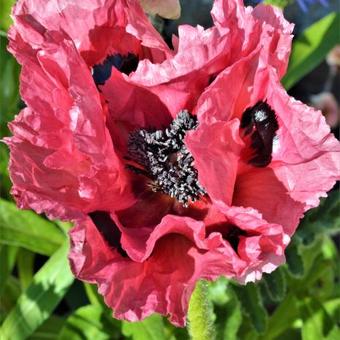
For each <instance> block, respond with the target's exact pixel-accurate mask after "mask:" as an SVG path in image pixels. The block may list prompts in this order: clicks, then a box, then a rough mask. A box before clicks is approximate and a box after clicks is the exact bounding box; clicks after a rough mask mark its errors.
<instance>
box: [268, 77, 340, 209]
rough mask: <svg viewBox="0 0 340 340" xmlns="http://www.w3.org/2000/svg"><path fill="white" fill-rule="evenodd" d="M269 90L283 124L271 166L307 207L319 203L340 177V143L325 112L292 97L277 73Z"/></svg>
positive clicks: (292, 194) (296, 198)
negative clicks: (327, 120)
mask: <svg viewBox="0 0 340 340" xmlns="http://www.w3.org/2000/svg"><path fill="white" fill-rule="evenodd" d="M267 91H268V92H267V98H268V103H269V104H270V105H271V107H272V108H273V109H274V110H275V112H276V114H277V116H278V120H279V125H280V129H279V130H278V132H277V136H278V139H277V140H276V141H275V145H274V152H273V162H272V165H271V167H272V168H273V171H274V172H275V175H276V176H277V178H278V179H279V180H280V181H281V182H282V183H283V184H284V186H285V187H286V189H287V192H288V193H289V195H290V196H291V197H292V198H293V199H294V200H295V201H298V202H301V203H302V204H303V205H304V207H305V210H308V209H310V208H313V207H316V206H317V205H318V204H319V198H320V197H325V196H326V193H327V191H329V190H330V189H331V188H332V187H333V186H334V184H335V182H336V180H339V179H340V143H339V141H338V140H337V139H336V138H335V137H334V135H333V134H332V133H331V132H330V128H329V126H328V125H327V123H326V121H325V117H324V116H323V115H322V113H321V112H320V111H317V110H315V109H314V108H311V107H309V106H307V105H305V104H303V103H301V102H299V101H296V100H295V99H294V98H292V97H289V96H288V94H287V93H286V91H285V90H284V89H283V87H282V86H281V85H280V84H279V82H278V81H277V79H276V76H275V75H274V74H273V73H271V81H270V86H269V87H268V90H267Z"/></svg>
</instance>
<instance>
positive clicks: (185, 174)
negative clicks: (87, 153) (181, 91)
mask: <svg viewBox="0 0 340 340" xmlns="http://www.w3.org/2000/svg"><path fill="white" fill-rule="evenodd" d="M196 127H197V120H196V118H195V117H194V116H192V115H191V114H190V113H189V112H188V111H181V112H180V113H179V114H178V115H177V117H176V118H175V119H174V121H173V122H172V123H171V124H170V126H169V128H167V129H165V130H156V131H147V130H145V129H140V130H137V131H134V132H132V133H131V134H130V136H129V140H128V156H127V159H129V160H132V161H134V162H136V163H137V164H138V166H135V165H131V164H130V165H128V168H129V169H130V170H132V171H134V172H135V173H138V174H142V175H145V176H147V177H148V178H150V179H151V180H152V182H151V184H150V187H151V189H152V190H153V191H161V192H164V193H165V194H167V195H169V196H171V197H174V198H176V199H177V200H178V201H179V202H180V203H182V204H183V205H184V206H187V205H188V203H189V201H192V202H193V201H196V200H197V199H198V198H199V197H200V196H201V195H205V193H206V192H205V190H204V189H203V188H202V186H201V185H200V183H199V182H198V179H197V170H196V169H195V168H194V166H193V162H194V159H193V157H192V155H191V154H190V152H189V150H188V149H187V147H186V146H185V144H184V136H185V134H186V132H187V131H189V130H193V129H195V128H196Z"/></svg>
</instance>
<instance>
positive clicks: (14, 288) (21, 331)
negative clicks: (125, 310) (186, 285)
mask: <svg viewBox="0 0 340 340" xmlns="http://www.w3.org/2000/svg"><path fill="white" fill-rule="evenodd" d="M79 1H81V0H79ZM14 2H15V0H0V139H1V138H3V137H5V136H7V135H9V131H8V128H7V122H8V121H11V120H12V119H13V117H14V115H15V114H16V113H18V112H19V110H20V109H21V108H23V107H24V103H23V102H22V101H21V100H20V95H19V81H18V76H19V72H20V68H19V66H18V64H17V63H16V61H15V60H14V59H13V58H12V57H11V55H9V54H8V53H7V52H6V45H7V38H6V31H7V29H8V27H9V25H10V17H9V12H10V8H11V6H12V5H13V3H14ZM211 2H212V1H211V0H182V1H181V4H182V16H181V18H180V19H179V20H176V21H169V20H165V21H164V20H162V19H160V18H153V21H154V22H155V23H156V24H157V27H158V28H159V30H161V32H162V34H163V35H164V37H165V38H167V39H169V37H171V34H173V33H176V29H177V26H178V24H181V23H189V24H194V25H196V24H201V25H203V26H205V27H209V25H210V15H209V11H210V8H211ZM255 2H256V1H246V3H247V4H254V3H255ZM265 2H266V3H276V4H277V5H279V6H281V7H285V14H286V17H287V18H288V19H289V20H290V21H292V22H294V23H295V24H296V26H295V35H296V36H295V39H294V48H293V53H292V56H291V60H290V66H289V70H288V73H287V75H286V76H285V78H284V80H283V83H284V85H285V87H286V88H287V89H288V90H289V93H290V94H291V95H293V96H294V97H295V98H297V99H300V100H302V101H304V102H306V103H308V104H310V105H313V106H315V107H318V108H319V109H321V110H322V111H323V113H324V115H325V116H326V119H327V121H328V123H329V125H330V126H331V127H332V130H333V132H334V133H335V134H336V135H337V137H338V138H339V102H340V45H339V44H340V20H339V18H340V14H339V13H337V14H336V11H339V2H338V0H329V1H326V0H323V1H317V0H298V2H296V3H294V2H293V0H268V1H265ZM337 44H338V47H336V45H337ZM7 163H8V150H7V147H6V146H5V145H4V144H2V143H0V323H1V324H2V326H1V329H0V338H1V339H2V340H22V339H27V338H28V339H35V340H38V339H39V340H43V339H65V340H78V339H79V340H80V339H89V340H92V339H95V340H102V339H132V340H163V339H167V340H176V339H179V340H182V339H189V338H190V335H189V332H190V325H189V331H188V330H187V329H176V328H175V327H173V326H172V325H170V324H169V323H168V321H167V320H166V319H163V318H162V317H160V316H159V315H153V316H152V317H150V318H148V319H146V320H145V321H143V322H137V323H128V322H120V321H117V320H114V319H113V318H112V317H111V311H110V310H109V309H108V308H107V307H106V306H105V305H104V303H103V301H102V298H101V297H100V296H99V295H98V294H97V291H96V287H94V286H92V285H90V284H84V283H82V282H80V281H76V280H74V278H73V276H72V274H71V273H70V270H69V266H68V262H67V257H66V256H67V250H68V241H67V231H68V229H69V228H70V225H69V224H68V223H63V222H60V221H55V222H50V221H48V220H47V219H46V218H45V217H44V216H39V215H37V214H35V213H34V212H32V211H20V210H18V209H17V208H16V206H15V204H14V203H13V199H12V197H11V195H10V194H9V190H10V187H11V183H10V180H9V177H8V172H7ZM339 212H340V193H339V190H338V187H337V188H334V189H333V191H332V192H331V193H330V194H329V197H328V198H327V199H324V200H323V201H322V204H321V205H320V207H319V208H317V209H314V210H312V211H310V212H309V213H308V214H307V215H306V216H305V218H304V219H303V221H302V222H301V225H300V226H299V228H298V231H297V233H296V234H295V236H294V238H293V240H292V242H291V244H290V245H289V247H288V249H287V251H286V257H287V264H286V265H284V266H282V267H281V268H279V269H277V270H276V271H275V272H274V273H272V274H271V275H265V276H264V279H263V280H262V281H261V282H259V283H257V284H248V285H247V286H239V285H236V284H235V283H233V282H230V281H228V280H226V279H220V280H218V281H217V282H215V283H212V284H209V294H210V301H211V315H212V317H213V319H214V320H215V324H216V330H217V335H216V337H217V339H221V340H222V339H223V340H224V339H225V340H228V339H242V340H243V339H251V340H253V339H264V340H269V339H290V340H294V339H303V340H321V339H328V340H339V339H340V331H339V325H340V324H339V323H340V282H339V279H340V266H339V261H340V257H339V241H340V236H339V235H340V215H339ZM287 214H289V211H287Z"/></svg>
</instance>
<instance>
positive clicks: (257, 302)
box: [233, 283, 268, 334]
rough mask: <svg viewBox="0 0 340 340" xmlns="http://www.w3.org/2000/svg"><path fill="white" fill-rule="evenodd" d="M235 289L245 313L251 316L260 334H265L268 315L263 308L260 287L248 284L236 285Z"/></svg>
mask: <svg viewBox="0 0 340 340" xmlns="http://www.w3.org/2000/svg"><path fill="white" fill-rule="evenodd" d="M233 289H234V291H235V293H236V295H237V297H238V299H239V300H240V302H241V306H242V310H243V312H244V313H245V314H246V315H248V316H249V318H250V320H251V322H252V324H253V326H254V329H255V330H256V331H257V332H258V333H260V334H261V333H264V332H265V330H266V327H267V319H268V315H267V311H266V310H265V308H264V306H263V302H262V298H261V294H260V290H259V287H258V286H256V285H255V284H253V283H248V284H247V285H246V286H236V285H235V286H234V287H233Z"/></svg>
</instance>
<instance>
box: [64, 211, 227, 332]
mask: <svg viewBox="0 0 340 340" xmlns="http://www.w3.org/2000/svg"><path fill="white" fill-rule="evenodd" d="M70 236H71V240H72V248H71V252H70V261H71V267H72V270H73V272H74V273H75V275H77V276H78V277H79V278H81V279H83V280H87V281H90V282H96V283H97V284H98V286H99V292H100V293H101V294H103V295H104V298H105V301H106V303H107V304H108V305H109V306H110V307H111V308H112V309H113V311H114V316H115V317H116V318H119V319H125V320H129V321H136V320H140V319H143V318H145V317H147V316H148V315H150V314H151V313H153V312H157V313H160V314H163V315H167V316H169V319H170V321H171V322H172V323H173V324H174V325H176V326H184V325H185V318H186V313H187V309H188V302H189V298H190V295H191V293H192V291H193V289H194V286H195V283H196V281H197V280H198V279H200V278H206V279H213V278H216V277H217V276H218V275H220V273H223V272H226V271H228V267H230V266H228V264H226V263H225V261H224V260H223V259H224V255H223V254H221V252H219V251H217V250H213V249H211V250H210V249H209V247H208V245H209V240H206V239H205V238H204V225H203V224H202V222H198V221H195V220H192V219H190V218H181V217H178V216H177V217H176V216H170V215H169V216H166V217H164V219H163V220H162V222H161V223H160V224H159V225H158V226H157V228H155V230H154V231H153V232H152V233H151V234H150V235H149V238H148V240H147V242H146V244H145V245H144V249H142V253H141V255H142V254H143V253H144V255H143V257H141V258H140V259H139V262H137V261H132V260H131V259H130V258H127V257H122V256H119V255H118V253H117V252H116V251H115V250H112V249H110V248H109V247H108V246H107V245H106V244H105V241H103V239H102V236H101V234H100V233H99V232H98V230H97V229H96V228H95V225H94V224H93V223H92V222H91V221H90V219H86V220H83V221H79V222H78V223H77V226H76V227H75V228H73V229H72V231H71V232H70ZM211 242H212V241H210V243H211ZM214 245H215V246H216V242H215V244H214ZM97 254H98V258H97ZM140 261H142V262H140Z"/></svg>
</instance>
